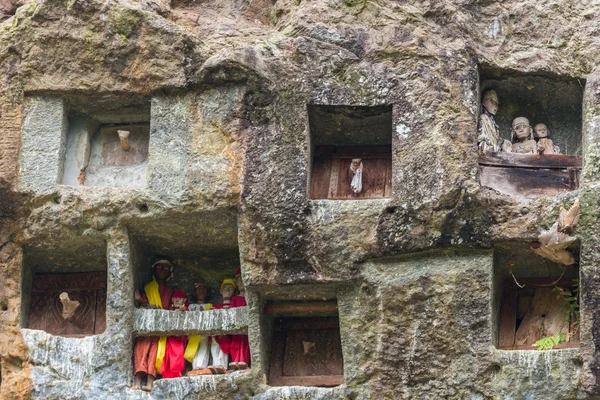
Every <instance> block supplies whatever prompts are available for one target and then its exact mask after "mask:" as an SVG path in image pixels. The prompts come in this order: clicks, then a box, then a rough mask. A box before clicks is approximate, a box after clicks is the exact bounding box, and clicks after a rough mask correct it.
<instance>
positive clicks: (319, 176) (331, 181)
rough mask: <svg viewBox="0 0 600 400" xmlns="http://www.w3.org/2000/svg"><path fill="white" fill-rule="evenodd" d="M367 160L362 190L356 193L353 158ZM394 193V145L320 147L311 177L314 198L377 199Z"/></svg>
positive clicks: (317, 150) (365, 161) (314, 160)
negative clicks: (352, 168) (353, 180)
mask: <svg viewBox="0 0 600 400" xmlns="http://www.w3.org/2000/svg"><path fill="white" fill-rule="evenodd" d="M354 158H360V159H361V160H362V163H363V173H362V191H361V192H360V193H353V192H352V189H351V188H350V183H351V182H352V178H353V177H354V173H353V172H352V171H350V164H351V163H352V159H354ZM391 195H392V149H391V146H348V147H337V146H316V147H315V154H314V158H313V166H312V176H311V198H312V199H332V200H345V199H346V200H348V199H377V198H384V197H391Z"/></svg>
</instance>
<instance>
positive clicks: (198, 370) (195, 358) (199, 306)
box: [185, 283, 212, 375]
mask: <svg viewBox="0 0 600 400" xmlns="http://www.w3.org/2000/svg"><path fill="white" fill-rule="evenodd" d="M194 294H195V296H196V302H197V303H196V304H190V306H189V309H190V311H208V310H210V309H211V308H212V304H211V303H206V296H207V295H208V288H207V287H206V285H203V284H201V283H195V284H194ZM210 340H211V338H210V336H199V335H191V336H190V337H189V339H188V344H187V347H186V349H185V359H186V360H187V361H189V362H190V363H192V368H193V369H192V370H191V371H190V372H188V375H211V374H212V371H211V370H210V369H208V364H209V359H210V348H209V342H210Z"/></svg>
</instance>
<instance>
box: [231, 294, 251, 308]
mask: <svg viewBox="0 0 600 400" xmlns="http://www.w3.org/2000/svg"><path fill="white" fill-rule="evenodd" d="M245 305H247V303H246V298H245V297H244V296H233V297H232V298H231V304H230V305H229V306H230V307H231V308H233V307H244V306H245Z"/></svg>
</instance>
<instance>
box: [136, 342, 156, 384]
mask: <svg viewBox="0 0 600 400" xmlns="http://www.w3.org/2000/svg"><path fill="white" fill-rule="evenodd" d="M157 351H158V337H156V336H141V337H138V338H137V339H135V346H134V348H133V373H134V374H137V373H138V372H143V373H145V374H148V375H152V376H154V377H156V352H157Z"/></svg>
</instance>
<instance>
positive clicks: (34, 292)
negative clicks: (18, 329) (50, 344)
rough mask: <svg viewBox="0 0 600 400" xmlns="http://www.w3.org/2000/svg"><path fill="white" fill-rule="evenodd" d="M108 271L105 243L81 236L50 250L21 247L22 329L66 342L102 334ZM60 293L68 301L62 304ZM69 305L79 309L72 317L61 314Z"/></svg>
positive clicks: (104, 325) (104, 321) (46, 248)
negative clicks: (74, 338)
mask: <svg viewBox="0 0 600 400" xmlns="http://www.w3.org/2000/svg"><path fill="white" fill-rule="evenodd" d="M106 266H107V259H106V243H105V242H104V241H103V240H98V239H88V238H81V237H80V238H78V240H77V241H70V242H69V243H68V244H66V243H63V244H62V245H57V246H55V247H53V248H52V249H50V248H48V247H41V246H39V247H36V246H33V245H31V246H25V247H24V249H23V266H22V276H23V280H22V285H23V286H22V307H23V309H22V313H21V326H23V327H24V328H29V329H40V330H44V331H46V332H48V333H51V334H53V335H59V336H66V337H83V336H88V335H93V334H99V333H102V332H104V330H105V329H106V288H107V275H106ZM63 292H66V293H67V294H68V300H66V299H65V300H63V301H61V300H60V298H59V297H60V296H61V293H63ZM69 302H77V303H79V305H78V306H77V307H76V309H75V311H74V313H73V314H72V315H65V314H63V312H64V311H66V310H65V307H69V305H67V303H69ZM71 305H72V306H73V305H75V304H74V303H71Z"/></svg>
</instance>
